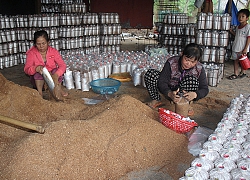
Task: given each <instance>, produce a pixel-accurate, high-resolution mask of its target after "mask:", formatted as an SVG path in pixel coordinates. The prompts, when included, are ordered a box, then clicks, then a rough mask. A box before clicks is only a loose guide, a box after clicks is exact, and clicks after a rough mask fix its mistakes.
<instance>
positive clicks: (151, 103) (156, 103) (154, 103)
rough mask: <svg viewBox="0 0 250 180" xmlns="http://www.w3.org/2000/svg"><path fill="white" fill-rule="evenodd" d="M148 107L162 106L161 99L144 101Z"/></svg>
mask: <svg viewBox="0 0 250 180" xmlns="http://www.w3.org/2000/svg"><path fill="white" fill-rule="evenodd" d="M146 104H147V105H148V106H149V107H151V108H152V109H155V108H158V107H160V106H162V105H163V104H162V102H161V101H157V100H152V101H150V102H148V103H146Z"/></svg>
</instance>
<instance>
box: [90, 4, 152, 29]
mask: <svg viewBox="0 0 250 180" xmlns="http://www.w3.org/2000/svg"><path fill="white" fill-rule="evenodd" d="M153 6H154V0H115V1H114V0H105V1H103V0H91V3H90V11H91V12H97V13H100V12H103V13H105V12H117V13H118V14H119V17H120V21H121V25H122V28H128V29H129V28H138V29H151V28H152V27H153Z"/></svg>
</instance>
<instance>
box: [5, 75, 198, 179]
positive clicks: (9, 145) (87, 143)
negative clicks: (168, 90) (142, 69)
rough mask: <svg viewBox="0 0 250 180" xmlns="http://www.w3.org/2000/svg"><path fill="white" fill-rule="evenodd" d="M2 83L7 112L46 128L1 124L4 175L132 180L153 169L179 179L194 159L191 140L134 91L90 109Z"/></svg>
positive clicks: (7, 177)
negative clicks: (133, 175)
mask: <svg viewBox="0 0 250 180" xmlns="http://www.w3.org/2000/svg"><path fill="white" fill-rule="evenodd" d="M0 83H1V84H3V85H2V86H1V87H0V97H1V99H0V104H1V105H0V113H1V115H4V116H8V117H11V118H14V119H18V120H22V121H26V122H31V123H38V124H42V125H44V126H45V127H46V129H45V133H44V134H38V133H32V132H29V131H24V130H23V129H21V128H19V127H13V126H10V125H8V124H5V123H0V128H1V129H2V131H1V133H0V142H1V144H0V150H1V155H0V162H1V163H0V177H1V179H121V178H123V179H128V176H127V175H128V174H129V173H131V172H136V171H141V170H144V169H148V168H150V167H156V171H162V172H164V173H166V174H167V175H169V177H171V178H173V179H178V178H180V177H182V176H183V173H184V171H185V169H186V168H187V167H185V168H180V166H182V165H183V164H188V165H189V163H190V162H191V160H192V159H193V156H192V155H191V154H189V153H188V150H187V143H188V140H187V138H186V137H185V136H184V135H182V134H177V133H175V132H174V131H172V130H169V129H168V128H166V127H165V126H163V125H162V124H161V123H160V122H158V121H157V120H158V113H157V112H155V111H153V110H152V109H150V108H149V107H148V106H146V105H145V104H143V103H142V102H140V101H138V100H137V99H135V98H133V97H131V96H129V95H121V96H120V97H118V98H114V99H110V100H108V101H105V102H104V103H102V104H98V105H95V106H91V107H89V106H86V105H84V104H83V103H81V102H80V101H77V100H66V101H65V102H52V101H47V100H44V99H42V98H41V97H40V96H39V94H38V92H37V91H36V90H33V89H30V88H27V87H22V86H19V85H16V84H14V83H12V82H10V81H7V80H6V79H5V78H4V77H3V76H1V74H0Z"/></svg>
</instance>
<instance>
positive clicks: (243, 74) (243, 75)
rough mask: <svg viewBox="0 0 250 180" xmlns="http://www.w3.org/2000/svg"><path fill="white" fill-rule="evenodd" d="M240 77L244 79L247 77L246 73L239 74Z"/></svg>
mask: <svg viewBox="0 0 250 180" xmlns="http://www.w3.org/2000/svg"><path fill="white" fill-rule="evenodd" d="M238 76H239V78H243V77H245V76H246V74H245V73H243V72H240V74H239V75H238Z"/></svg>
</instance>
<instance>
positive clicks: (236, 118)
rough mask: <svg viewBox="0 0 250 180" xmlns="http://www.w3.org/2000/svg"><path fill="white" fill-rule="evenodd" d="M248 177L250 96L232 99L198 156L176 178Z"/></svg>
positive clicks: (224, 179) (249, 173)
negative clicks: (182, 173) (179, 176)
mask: <svg viewBox="0 0 250 180" xmlns="http://www.w3.org/2000/svg"><path fill="white" fill-rule="evenodd" d="M190 178H192V179H197V180H203V179H204V180H205V179H220V180H231V179H241V180H243V179H244V180H249V179H250V95H242V94H241V95H239V97H236V98H234V99H233V100H232V101H231V104H230V107H229V108H228V109H227V111H226V113H224V115H223V118H222V119H221V121H220V122H219V123H218V125H217V128H216V129H215V131H214V132H213V133H212V134H211V135H210V136H209V137H208V140H207V141H206V142H205V143H204V144H203V149H202V150H201V152H200V153H199V156H198V157H197V158H195V159H194V160H193V161H192V163H191V167H190V168H188V169H187V170H186V171H185V175H184V176H183V177H182V178H180V179H179V180H185V179H190Z"/></svg>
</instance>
